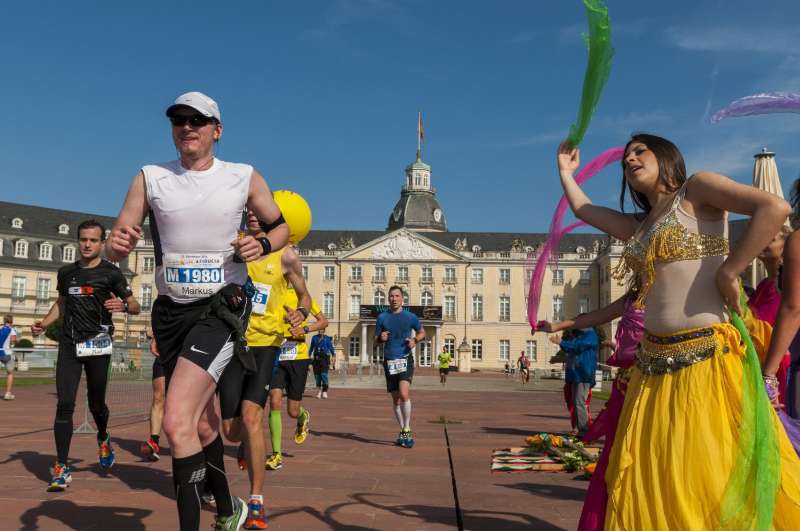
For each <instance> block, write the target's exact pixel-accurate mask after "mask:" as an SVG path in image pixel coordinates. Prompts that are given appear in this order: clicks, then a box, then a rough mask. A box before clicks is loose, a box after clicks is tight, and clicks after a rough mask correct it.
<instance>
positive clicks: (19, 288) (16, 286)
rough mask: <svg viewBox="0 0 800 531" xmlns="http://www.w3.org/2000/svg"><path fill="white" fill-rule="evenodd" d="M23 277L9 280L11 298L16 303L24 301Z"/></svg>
mask: <svg viewBox="0 0 800 531" xmlns="http://www.w3.org/2000/svg"><path fill="white" fill-rule="evenodd" d="M26 283H27V279H26V278H25V277H14V278H12V279H11V298H12V299H13V300H15V301H17V302H19V301H23V300H25V284H26Z"/></svg>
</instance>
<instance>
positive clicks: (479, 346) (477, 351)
mask: <svg viewBox="0 0 800 531" xmlns="http://www.w3.org/2000/svg"><path fill="white" fill-rule="evenodd" d="M472 359H473V360H478V361H479V360H482V359H483V340H482V339H473V340H472Z"/></svg>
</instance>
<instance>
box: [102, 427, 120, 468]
mask: <svg viewBox="0 0 800 531" xmlns="http://www.w3.org/2000/svg"><path fill="white" fill-rule="evenodd" d="M98 446H99V454H100V468H105V469H108V468H111V467H112V466H114V461H115V460H116V459H115V457H114V449H113V448H112V447H111V436H110V435H106V439H105V440H104V441H102V442H99V443H98Z"/></svg>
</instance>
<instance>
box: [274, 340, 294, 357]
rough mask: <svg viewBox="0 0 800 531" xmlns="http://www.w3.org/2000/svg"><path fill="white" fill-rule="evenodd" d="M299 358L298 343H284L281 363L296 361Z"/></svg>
mask: <svg viewBox="0 0 800 531" xmlns="http://www.w3.org/2000/svg"><path fill="white" fill-rule="evenodd" d="M296 358H297V341H284V342H283V345H281V355H280V357H279V358H278V359H279V361H294V360H295V359H296Z"/></svg>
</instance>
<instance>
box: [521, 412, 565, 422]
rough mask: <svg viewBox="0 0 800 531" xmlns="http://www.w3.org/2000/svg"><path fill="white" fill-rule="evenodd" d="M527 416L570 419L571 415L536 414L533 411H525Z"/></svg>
mask: <svg viewBox="0 0 800 531" xmlns="http://www.w3.org/2000/svg"><path fill="white" fill-rule="evenodd" d="M525 416H526V417H536V418H540V419H558V420H566V421H569V415H534V414H533V413H525Z"/></svg>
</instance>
